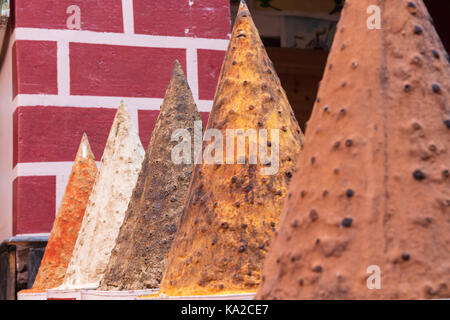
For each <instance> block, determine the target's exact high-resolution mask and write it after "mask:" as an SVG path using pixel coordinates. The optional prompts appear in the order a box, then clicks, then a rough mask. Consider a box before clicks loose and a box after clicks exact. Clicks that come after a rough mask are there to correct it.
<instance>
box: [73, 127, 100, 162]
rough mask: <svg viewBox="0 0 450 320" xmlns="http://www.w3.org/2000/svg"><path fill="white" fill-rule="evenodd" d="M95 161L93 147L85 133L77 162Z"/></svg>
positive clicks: (76, 158)
mask: <svg viewBox="0 0 450 320" xmlns="http://www.w3.org/2000/svg"><path fill="white" fill-rule="evenodd" d="M81 158H82V159H94V160H95V156H94V153H93V152H92V149H91V145H90V144H89V139H88V137H87V135H86V133H83V137H82V138H81V142H80V146H79V147H78V152H77V155H76V157H75V161H77V160H79V159H81Z"/></svg>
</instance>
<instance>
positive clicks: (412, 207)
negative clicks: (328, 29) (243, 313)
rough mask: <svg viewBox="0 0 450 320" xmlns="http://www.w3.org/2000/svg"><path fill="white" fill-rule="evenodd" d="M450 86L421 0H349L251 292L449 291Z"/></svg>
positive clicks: (383, 295)
mask: <svg viewBox="0 0 450 320" xmlns="http://www.w3.org/2000/svg"><path fill="white" fill-rule="evenodd" d="M373 4H376V5H378V6H379V7H380V8H381V17H382V21H381V24H382V25H381V27H382V29H381V30H377V29H375V30H369V29H368V28H367V26H366V19H367V18H368V17H369V15H367V13H366V10H367V7H368V6H369V5H373ZM419 29H420V30H421V32H419V33H418V32H417V30H419ZM344 83H345V85H344ZM434 84H439V87H440V90H436V87H435V86H434ZM449 90H450V69H449V62H448V56H447V55H446V53H445V50H444V49H443V46H442V44H441V42H440V40H439V38H438V35H437V34H436V32H435V30H434V28H433V25H432V23H431V22H430V16H429V14H428V12H427V10H426V8H425V6H424V4H423V2H422V1H421V0H414V1H403V0H402V1H373V0H347V1H346V5H345V9H344V11H343V16H342V18H341V21H340V23H339V26H338V32H337V34H336V38H335V40H334V44H333V48H332V50H331V53H330V56H329V58H328V64H327V68H326V71H325V75H324V78H323V80H322V84H321V88H320V90H319V96H318V98H319V99H320V101H318V102H317V103H316V105H315V107H314V111H313V114H312V118H311V120H310V123H309V125H308V129H307V132H306V140H305V148H304V150H303V151H302V154H301V155H300V157H299V160H298V165H297V169H298V170H297V172H296V175H295V176H294V181H293V182H292V185H291V188H290V192H291V194H292V196H291V197H290V198H289V199H288V200H287V201H286V204H285V207H284V210H283V215H282V218H281V222H280V227H279V229H278V231H277V232H278V236H277V237H276V238H274V244H273V246H272V248H271V250H270V252H269V254H268V257H267V260H266V263H265V266H264V272H263V277H264V278H263V281H262V283H261V286H260V288H259V290H258V294H257V298H263V299H328V298H330V299H334V298H336V299H341V298H342V299H372V298H374V299H415V298H424V299H431V298H444V297H445V298H449V297H450V250H449V245H450V233H449V230H450V207H449V205H450V182H449V173H448V172H449V171H448V170H449V169H450V168H449V166H450V154H449V150H448V148H449V146H450V135H449V133H450V131H449V130H450V129H449V125H448V122H447V123H446V121H448V119H450V109H449V105H448V102H449V101H450V99H449ZM312 158H314V159H315V161H314V163H312V162H311V159H312ZM372 265H376V266H378V267H379V268H380V271H381V288H380V289H379V290H377V289H373V290H369V289H368V286H367V280H369V285H375V284H376V283H375V281H373V280H374V278H371V276H372V275H376V274H375V273H374V272H373V271H371V272H369V273H368V272H367V268H368V267H369V266H372Z"/></svg>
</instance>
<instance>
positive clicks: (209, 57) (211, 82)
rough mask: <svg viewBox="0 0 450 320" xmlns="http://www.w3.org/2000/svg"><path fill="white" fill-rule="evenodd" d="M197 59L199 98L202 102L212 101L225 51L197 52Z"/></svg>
mask: <svg viewBox="0 0 450 320" xmlns="http://www.w3.org/2000/svg"><path fill="white" fill-rule="evenodd" d="M197 57H198V86H199V98H200V99H203V100H212V99H214V94H215V93H216V86H217V81H218V80H219V74H220V69H221V67H222V62H223V59H224V58H225V51H219V50H201V49H199V50H198V51H197Z"/></svg>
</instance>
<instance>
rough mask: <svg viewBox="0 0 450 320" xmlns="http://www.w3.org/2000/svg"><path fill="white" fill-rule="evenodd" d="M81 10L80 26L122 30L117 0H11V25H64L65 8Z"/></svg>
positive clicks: (60, 27)
mask: <svg viewBox="0 0 450 320" xmlns="http://www.w3.org/2000/svg"><path fill="white" fill-rule="evenodd" d="M71 5H76V6H78V7H79V8H80V11H81V30H89V31H100V32H123V20H122V16H123V15H122V1H121V0H107V1H105V0H15V17H16V18H15V26H16V27H22V28H45V29H66V28H67V18H68V17H69V16H70V14H67V8H68V7H69V6H71Z"/></svg>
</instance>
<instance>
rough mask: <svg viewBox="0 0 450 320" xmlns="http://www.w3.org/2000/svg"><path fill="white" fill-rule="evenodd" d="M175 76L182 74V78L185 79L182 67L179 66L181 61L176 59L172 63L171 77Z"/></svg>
mask: <svg viewBox="0 0 450 320" xmlns="http://www.w3.org/2000/svg"><path fill="white" fill-rule="evenodd" d="M175 76H182V77H183V79H184V80H185V81H186V78H185V75H184V71H183V67H182V66H181V63H180V62H179V61H178V60H175V62H174V64H173V70H172V78H173V77H175Z"/></svg>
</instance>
